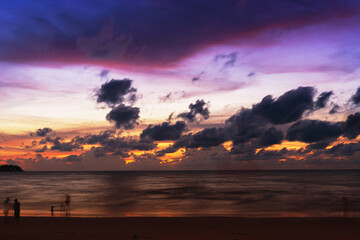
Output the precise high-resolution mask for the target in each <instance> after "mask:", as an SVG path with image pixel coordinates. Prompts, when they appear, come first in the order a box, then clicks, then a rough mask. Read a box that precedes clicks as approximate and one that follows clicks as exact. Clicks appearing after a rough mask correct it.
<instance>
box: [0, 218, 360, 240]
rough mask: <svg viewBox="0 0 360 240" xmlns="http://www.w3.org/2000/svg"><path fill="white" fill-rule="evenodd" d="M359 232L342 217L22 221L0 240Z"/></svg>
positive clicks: (217, 239)
mask: <svg viewBox="0 0 360 240" xmlns="http://www.w3.org/2000/svg"><path fill="white" fill-rule="evenodd" d="M9 220H10V221H13V218H12V217H9ZM359 226H360V218H340V217H325V218H324V217H318V218H317V217H315V218H314V217H311V218H308V217H304V218H303V217H301V218H299V217H295V218H243V217H113V218H112V217H108V218H103V217H101V218H99V217H92V218H89V217H22V218H21V222H20V224H17V223H14V222H11V223H8V224H4V223H3V222H2V221H1V222H0V239H6V240H13V239H14V240H15V239H37V240H42V239H44V240H45V239H54V240H60V239H72V240H83V239H84V240H85V239H87V240H92V239H94V240H95V239H104V240H108V239H109V240H110V239H124V240H125V239H159V240H165V239H166V240H169V239H173V240H180V239H189V240H192V239H194V240H195V239H206V240H223V239H224V240H225V239H232V240H236V239H238V240H240V239H241V240H246V239H248V240H252V239H254V240H255V239H277V240H283V239H284V240H285V239H295V240H297V239H299V240H300V239H317V240H321V239H334V240H335V239H336V240H338V239H342V240H347V239H348V240H353V239H358V237H359V236H360V227H359Z"/></svg>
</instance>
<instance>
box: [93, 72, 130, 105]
mask: <svg viewBox="0 0 360 240" xmlns="http://www.w3.org/2000/svg"><path fill="white" fill-rule="evenodd" d="M131 84H132V80H130V79H127V78H125V79H122V80H116V79H112V80H110V81H109V82H106V83H104V84H103V85H101V87H100V89H98V90H97V93H96V95H97V102H98V103H102V102H104V103H106V104H107V105H109V106H114V105H116V104H121V103H123V102H124V101H125V96H126V95H128V97H129V99H128V100H130V102H134V101H135V100H136V97H135V98H134V97H133V96H136V95H135V94H134V93H135V92H136V88H134V87H132V86H131Z"/></svg>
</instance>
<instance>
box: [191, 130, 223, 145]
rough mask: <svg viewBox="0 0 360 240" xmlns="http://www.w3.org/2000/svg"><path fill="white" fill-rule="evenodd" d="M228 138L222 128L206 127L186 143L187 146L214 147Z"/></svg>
mask: <svg viewBox="0 0 360 240" xmlns="http://www.w3.org/2000/svg"><path fill="white" fill-rule="evenodd" d="M227 140H228V138H227V136H226V135H225V134H224V132H223V129H222V128H205V129H204V130H202V131H200V132H197V133H196V134H194V135H192V136H191V138H190V139H189V141H188V142H187V144H186V147H187V148H198V147H213V146H218V145H220V144H222V143H224V142H225V141H227Z"/></svg>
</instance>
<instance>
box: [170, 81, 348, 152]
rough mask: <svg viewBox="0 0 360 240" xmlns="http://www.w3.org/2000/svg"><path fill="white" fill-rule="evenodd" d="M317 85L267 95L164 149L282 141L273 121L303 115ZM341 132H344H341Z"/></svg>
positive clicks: (237, 148) (251, 146) (239, 147)
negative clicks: (249, 106)
mask: <svg viewBox="0 0 360 240" xmlns="http://www.w3.org/2000/svg"><path fill="white" fill-rule="evenodd" d="M314 93H315V89H314V88H312V87H299V88H297V89H293V90H291V91H288V92H286V93H284V94H283V95H281V96H280V97H278V98H277V99H274V98H273V97H272V96H270V95H268V96H266V97H264V98H263V99H262V101H261V102H260V103H257V104H254V105H253V107H252V108H251V109H248V108H243V109H241V110H240V111H239V112H238V113H236V114H234V115H233V116H231V117H230V118H228V119H227V120H226V121H225V124H224V125H223V126H221V127H218V128H205V129H204V130H202V131H199V132H197V133H195V134H190V135H186V136H183V137H182V138H181V139H179V140H178V141H176V142H175V143H174V145H173V146H171V147H169V148H168V149H166V150H164V151H165V152H166V151H168V152H174V151H176V150H177V149H179V148H182V147H187V148H197V147H209V146H217V145H220V144H222V143H224V142H225V141H230V140H231V141H232V142H233V144H234V146H233V150H232V153H234V154H235V153H236V154H238V153H241V154H242V153H244V152H246V151H250V152H254V151H255V149H256V148H261V147H266V146H271V145H273V144H278V143H281V141H282V140H283V138H284V134H283V132H282V131H280V130H279V129H276V128H275V127H274V126H272V125H280V124H287V123H291V122H294V121H297V120H299V119H301V118H302V117H303V114H304V113H305V111H307V110H312V109H313V107H314V101H313V97H314ZM340 134H341V133H340Z"/></svg>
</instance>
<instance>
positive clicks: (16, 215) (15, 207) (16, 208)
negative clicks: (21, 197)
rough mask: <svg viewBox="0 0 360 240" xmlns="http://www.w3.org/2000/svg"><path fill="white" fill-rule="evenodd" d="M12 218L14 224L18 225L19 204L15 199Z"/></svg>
mask: <svg viewBox="0 0 360 240" xmlns="http://www.w3.org/2000/svg"><path fill="white" fill-rule="evenodd" d="M14 217H15V222H17V223H20V203H19V201H18V200H17V199H15V200H14Z"/></svg>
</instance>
